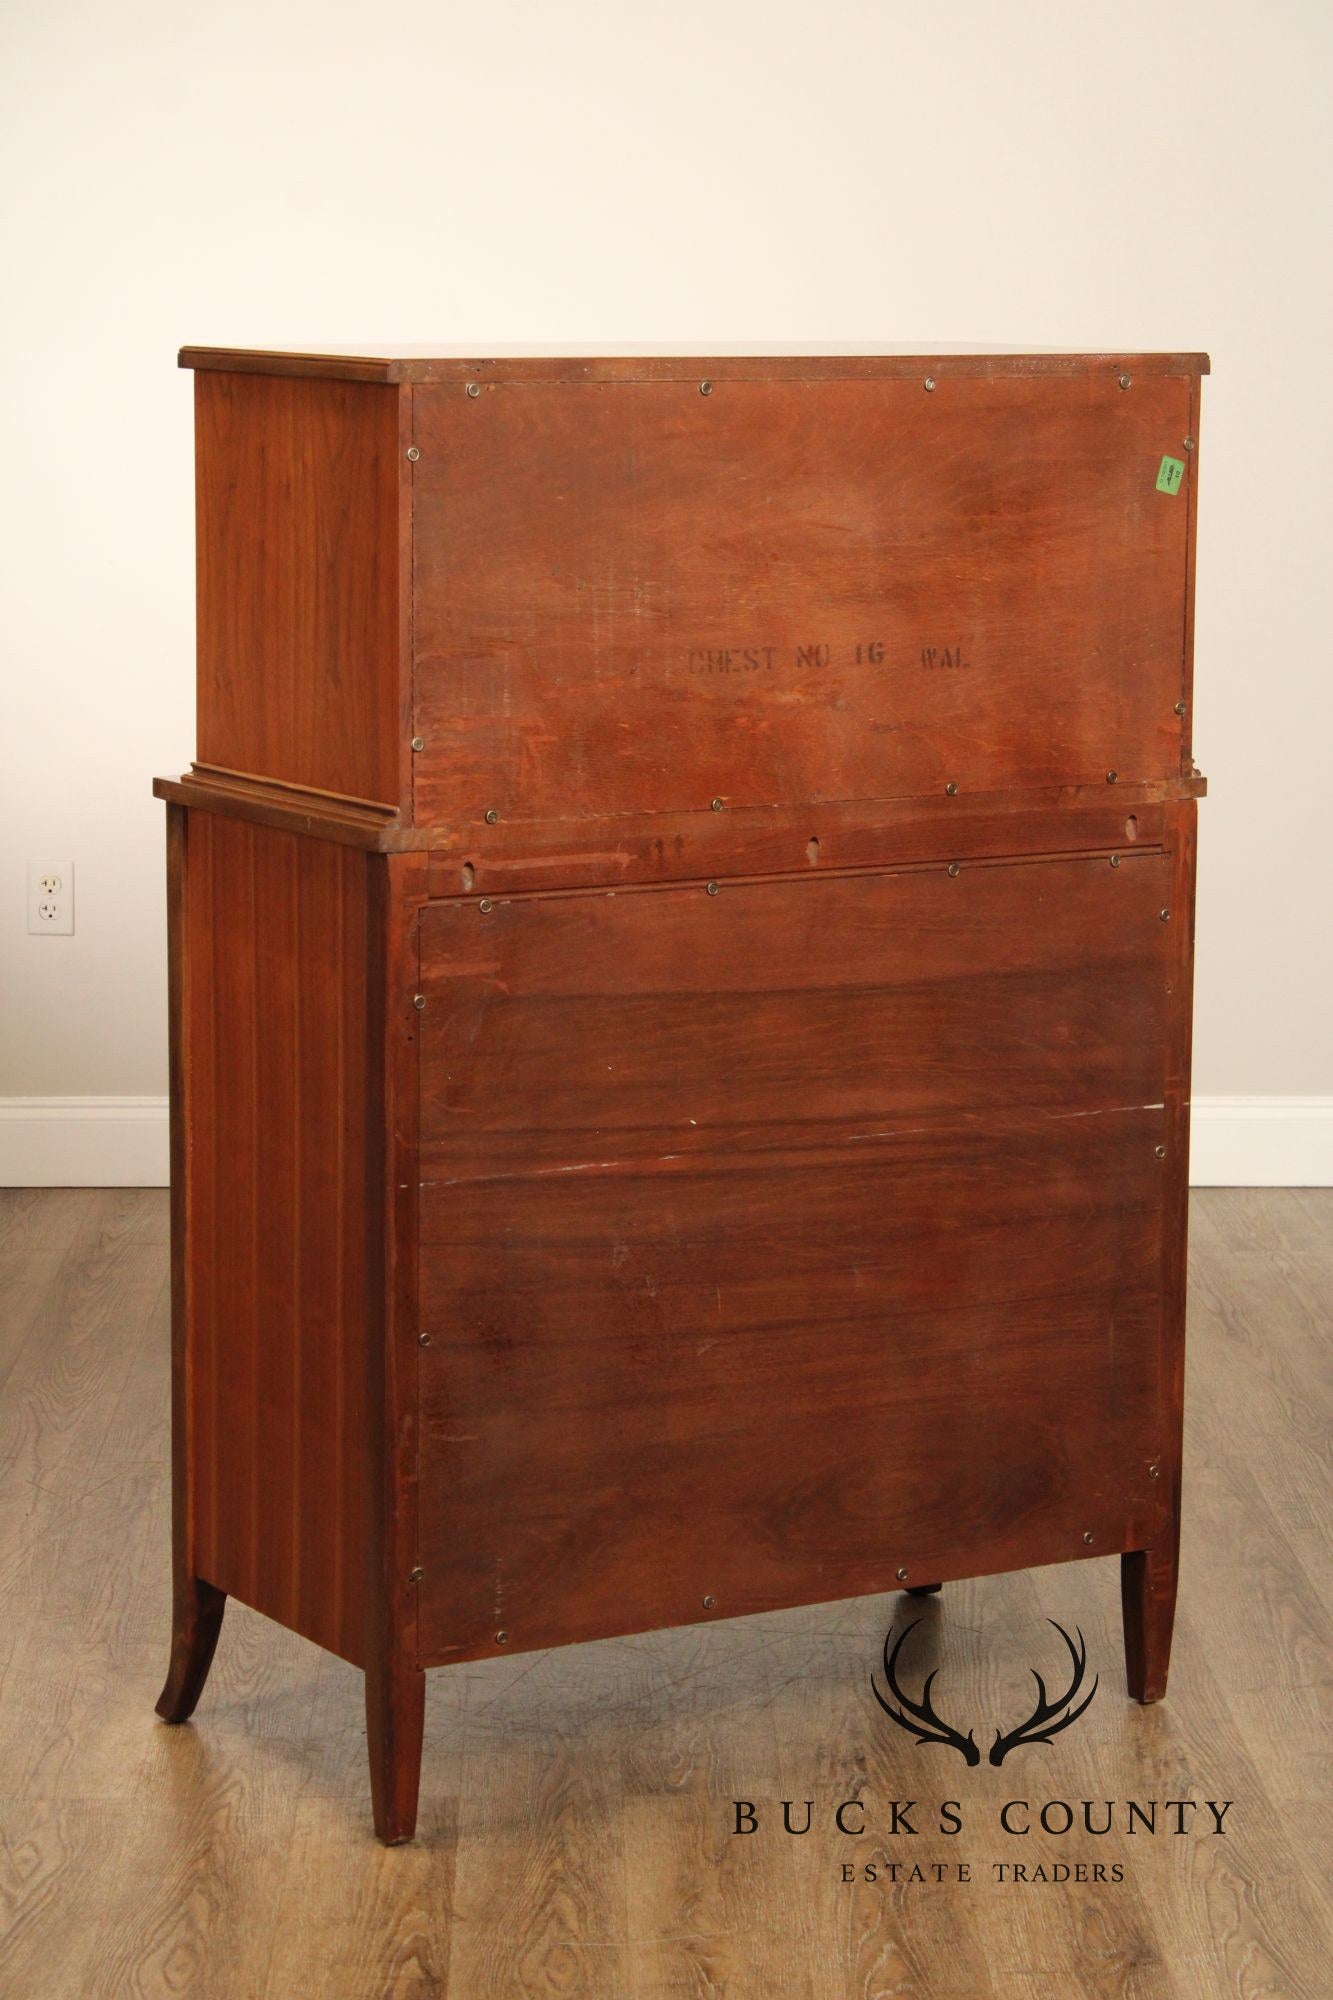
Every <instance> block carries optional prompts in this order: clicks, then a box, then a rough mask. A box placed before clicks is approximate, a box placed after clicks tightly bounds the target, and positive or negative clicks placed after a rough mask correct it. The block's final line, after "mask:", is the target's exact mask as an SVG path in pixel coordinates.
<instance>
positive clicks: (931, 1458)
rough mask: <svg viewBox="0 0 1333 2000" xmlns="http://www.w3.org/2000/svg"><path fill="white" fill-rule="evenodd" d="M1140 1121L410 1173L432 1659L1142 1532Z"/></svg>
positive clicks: (1149, 1231)
mask: <svg viewBox="0 0 1333 2000" xmlns="http://www.w3.org/2000/svg"><path fill="white" fill-rule="evenodd" d="M1160 1130H1161V1114H1160V1113H1152V1112H1146V1111H1140V1112H1133V1113H1128V1112H1127V1113H1121V1114H1118V1115H1113V1116H1108V1117H1105V1118H1101V1119H1066V1120H1057V1121H1051V1123H1050V1124H1049V1125H1048V1126H1047V1127H1046V1128H1045V1129H1043V1130H1037V1129H1034V1128H1022V1127H1019V1126H1016V1125H1014V1124H1013V1123H1011V1122H1004V1121H1000V1122H997V1123H996V1124H994V1125H993V1126H992V1127H991V1128H990V1129H989V1130H988V1131H986V1132H985V1133H983V1134H974V1135H971V1136H970V1137H969V1135H967V1134H965V1133H963V1132H960V1131H957V1130H955V1131H952V1132H940V1131H933V1132H931V1133H929V1134H927V1135H921V1136H913V1137H910V1138H904V1139H903V1140H901V1141H900V1142H898V1143H897V1144H896V1145H893V1144H886V1145H885V1146H884V1147H883V1148H882V1149H881V1150H880V1151H879V1152H878V1153H877V1154H872V1155H871V1156H870V1157H868V1158H859V1159H857V1160H856V1161H855V1162H854V1163H853V1162H851V1161H849V1160H848V1159H847V1157H846V1156H845V1155H844V1156H843V1157H842V1158H841V1159H839V1160H828V1161H819V1162H815V1163H814V1164H812V1165H806V1164H805V1163H796V1164H791V1163H789V1164H785V1165H783V1166H780V1167H770V1168H767V1169H761V1168H758V1167H755V1166H749V1167H745V1166H738V1167H737V1168H736V1169H734V1170H733V1171H729V1172H718V1173H708V1172H699V1171H696V1172H693V1173H689V1174H678V1175H663V1174H660V1173H655V1172H652V1171H651V1170H645V1171H642V1172H638V1173H618V1174H614V1175H608V1176H604V1177H600V1178H597V1179H592V1178H581V1177H580V1178H569V1179H538V1180H536V1181H528V1182H526V1183H523V1184H520V1185H514V1184H512V1183H505V1182H500V1183H496V1184H493V1185H492V1186H490V1187H486V1188H475V1189H470V1190H467V1191H460V1190H455V1189H446V1188H444V1187H441V1186H432V1187H429V1188H427V1189H426V1190H425V1192H424V1195H423V1238H424V1240H423V1252H422V1311H423V1328H425V1329H427V1330H429V1331H430V1337H431V1345H430V1346H429V1348H428V1349H426V1350H425V1353H424V1358H423V1363H422V1376H421V1381H422V1417H421V1428H422V1441H423V1442H422V1472H421V1561H422V1564H423V1568H424V1570H425V1580H424V1582H423V1584H422V1602H421V1635H422V1648H423V1657H424V1658H425V1659H426V1660H427V1661H428V1662H429V1661H434V1660H447V1659H450V1658H457V1657H463V1656H466V1655H468V1654H469V1653H476V1652H486V1651H489V1650H491V1648H492V1647H493V1645H494V1633H495V1631H496V1630H497V1629H505V1630H507V1631H508V1633H509V1643H511V1644H513V1645H516V1646H541V1645H549V1644H553V1643H557V1642H561V1641H566V1640H574V1639H586V1638H591V1637H599V1636H603V1635H605V1634H609V1633H613V1632H622V1631H634V1630H639V1629H646V1628H648V1627H651V1626H655V1625H665V1624H675V1623H679V1622H681V1621H682V1620H685V1619H688V1618H690V1617H694V1616H698V1615H700V1607H701V1605H702V1602H703V1599H704V1597H705V1596H709V1595H712V1596H715V1598H716V1603H717V1608H718V1609H719V1611H720V1612H721V1613H722V1614H723V1615H735V1614H739V1613H741V1612H749V1611H757V1610H764V1609H771V1608H774V1607H777V1606H779V1605H783V1604H797V1603H806V1602H812V1601H819V1600H822V1599H824V1598H827V1597H829V1596H851V1595H855V1594H858V1593H861V1592H867V1591H875V1590H885V1589H888V1588H891V1587H892V1583H893V1578H894V1576H895V1573H896V1570H897V1569H898V1567H899V1566H901V1565H904V1564H905V1565H907V1566H908V1568H909V1570H910V1572H911V1574H912V1575H913V1576H916V1577H918V1578H920V1579H921V1580H923V1581H924V1580H932V1581H937V1580H939V1578H940V1577H950V1576H956V1575H959V1574H980V1573H982V1572H984V1571H987V1570H990V1569H1000V1568H1016V1567H1021V1566H1024V1565H1027V1564H1031V1563H1038V1562H1044V1561H1055V1560H1057V1559H1059V1558H1061V1557H1064V1558H1072V1557H1075V1556H1079V1555H1082V1554H1085V1553H1086V1552H1087V1546H1086V1545H1085V1544H1084V1543H1083V1540H1082V1536H1083V1534H1084V1533H1085V1532H1092V1533H1093V1535H1094V1537H1095V1538H1096V1539H1095V1544H1094V1545H1095V1546H1100V1547H1101V1548H1102V1549H1110V1548H1114V1549H1120V1548H1124V1547H1129V1546H1139V1543H1138V1541H1136V1540H1135V1539H1134V1538H1135V1537H1136V1536H1140V1537H1142V1536H1145V1535H1146V1534H1148V1533H1149V1532H1150V1531H1151V1528H1152V1526H1153V1525H1154V1524H1155V1522H1156V1519H1157V1508H1158V1505H1159V1503H1158V1501H1157V1496H1156V1490H1155V1487H1154V1485H1153V1484H1152V1482H1151V1481H1150V1480H1149V1478H1148V1475H1147V1466H1148V1464H1149V1463H1150V1462H1152V1461H1153V1459H1154V1458H1155V1456H1156V1454H1157V1452H1158V1450H1159V1449H1160V1446H1161V1442H1162V1439H1161V1433H1160V1428H1159V1418H1158V1415H1157V1412H1158V1408H1159V1401H1160V1385H1159V1379H1158V1377H1159V1369H1158V1361H1157V1352H1158V1326H1159V1303H1158V1302H1159V1296H1160V1295H1159V1292H1158V1288H1157V1282H1156V1275H1157V1274H1156V1260H1157V1257H1158V1255H1159V1246H1160V1195H1159V1179H1158V1176H1157V1174H1156V1173H1155V1171H1154V1169H1155V1166H1156V1162H1155V1160H1154V1156H1153V1144H1154V1139H1155V1136H1156V1135H1157V1134H1158V1133H1159V1132H1160ZM704 1608H705V1609H708V1608H711V1607H704Z"/></svg>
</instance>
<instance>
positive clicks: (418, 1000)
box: [412, 993, 426, 1011]
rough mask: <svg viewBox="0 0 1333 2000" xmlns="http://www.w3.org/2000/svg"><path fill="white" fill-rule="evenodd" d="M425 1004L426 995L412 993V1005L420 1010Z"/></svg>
mask: <svg viewBox="0 0 1333 2000" xmlns="http://www.w3.org/2000/svg"><path fill="white" fill-rule="evenodd" d="M425 1004H426V996H425V994H424V993H414V994H413V995H412V1005H413V1006H414V1007H415V1008H417V1009H418V1011H420V1009H421V1008H422V1007H424V1006H425Z"/></svg>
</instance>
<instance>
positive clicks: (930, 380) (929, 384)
mask: <svg viewBox="0 0 1333 2000" xmlns="http://www.w3.org/2000/svg"><path fill="white" fill-rule="evenodd" d="M921 386H922V388H923V389H933V388H934V387H935V377H934V376H933V375H927V377H926V379H925V381H924V382H923V383H922V384H921Z"/></svg>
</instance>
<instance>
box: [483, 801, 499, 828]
mask: <svg viewBox="0 0 1333 2000" xmlns="http://www.w3.org/2000/svg"><path fill="white" fill-rule="evenodd" d="M484 817H485V820H486V824H487V826H494V825H495V823H496V821H497V820H498V819H499V817H500V815H499V813H498V812H497V811H496V810H495V807H494V806H487V808H486V812H485V815H484Z"/></svg>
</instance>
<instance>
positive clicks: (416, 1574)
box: [407, 1569, 422, 1583]
mask: <svg viewBox="0 0 1333 2000" xmlns="http://www.w3.org/2000/svg"><path fill="white" fill-rule="evenodd" d="M421 1577H422V1572H421V1570H419V1569H414V1570H412V1571H411V1572H410V1574H409V1576H408V1579H407V1580H408V1582H409V1583H420V1581H421Z"/></svg>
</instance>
